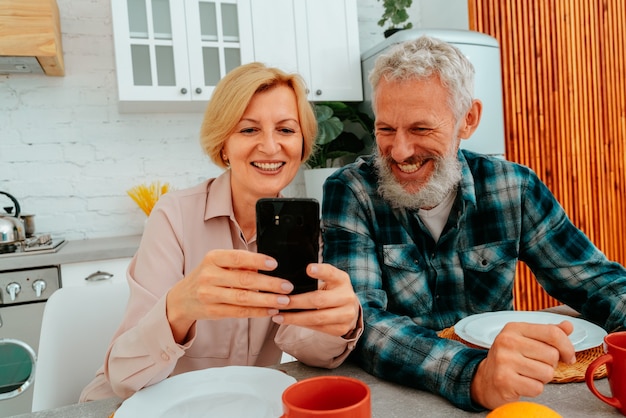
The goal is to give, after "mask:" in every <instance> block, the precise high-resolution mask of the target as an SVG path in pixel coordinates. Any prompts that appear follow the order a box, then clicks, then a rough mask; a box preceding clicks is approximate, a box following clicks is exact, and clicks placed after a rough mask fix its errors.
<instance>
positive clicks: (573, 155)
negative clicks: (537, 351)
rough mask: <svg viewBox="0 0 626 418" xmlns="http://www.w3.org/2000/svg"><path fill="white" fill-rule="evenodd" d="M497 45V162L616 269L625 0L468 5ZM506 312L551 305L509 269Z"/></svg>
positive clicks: (527, 277)
mask: <svg viewBox="0 0 626 418" xmlns="http://www.w3.org/2000/svg"><path fill="white" fill-rule="evenodd" d="M468 6H469V7H468V8H469V20H470V22H469V27H470V29H472V30H475V31H478V32H482V33H486V34H489V35H491V36H493V37H495V38H496V39H497V40H498V41H499V43H500V53H501V62H502V84H503V103H504V118H505V134H506V139H505V141H506V158H507V159H508V160H511V161H516V162H519V163H521V164H524V165H527V166H529V167H531V168H532V169H533V170H535V171H536V172H537V174H538V175H539V177H540V178H541V179H542V180H543V181H544V182H545V183H546V184H547V185H548V187H549V188H550V189H551V190H552V192H553V193H554V194H555V196H556V197H557V199H558V200H559V202H560V203H561V205H562V206H563V207H564V208H565V211H566V212H567V213H568V215H569V216H570V218H571V219H572V221H573V223H574V224H575V225H576V226H578V227H579V228H580V229H581V230H582V231H584V232H585V233H586V234H587V236H588V237H589V238H590V239H591V240H592V241H593V242H594V244H595V245H596V246H597V247H598V248H600V249H601V250H602V251H603V252H604V253H605V254H606V255H607V257H608V258H609V259H611V260H614V261H617V262H619V263H620V264H623V265H626V1H624V0H510V1H509V0H506V1H502V0H468ZM514 296H515V307H516V309H519V310H536V309H542V308H546V307H550V306H555V305H557V304H558V302H557V301H556V300H555V299H553V298H551V297H550V296H548V295H547V293H545V291H544V290H543V289H542V288H541V287H540V286H539V285H538V283H537V282H536V280H535V278H534V276H533V275H532V273H531V272H530V270H529V269H528V268H527V267H526V266H524V265H521V264H520V266H519V268H518V273H517V280H516V285H515V295H514Z"/></svg>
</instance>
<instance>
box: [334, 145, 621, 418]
mask: <svg viewBox="0 0 626 418" xmlns="http://www.w3.org/2000/svg"><path fill="white" fill-rule="evenodd" d="M458 158H459V161H460V162H461V164H462V173H463V176H462V180H461V184H460V187H459V189H458V192H457V196H456V200H455V202H454V204H453V207H452V210H451V211H450V216H449V218H448V220H447V224H446V225H445V227H444V230H443V232H442V234H441V237H440V238H439V240H438V242H435V241H434V240H433V239H432V237H431V235H430V233H429V232H428V229H427V228H426V226H425V225H424V224H423V223H422V222H421V220H420V218H419V217H418V216H417V214H416V212H413V211H406V210H393V209H391V208H390V206H389V204H388V203H387V202H385V201H384V200H383V199H382V198H381V197H380V195H379V194H378V193H377V192H376V189H377V175H376V171H375V169H374V167H373V161H372V157H367V158H365V159H360V160H359V161H357V162H355V163H354V164H351V165H348V166H345V167H343V168H342V169H339V170H338V171H337V172H335V173H334V174H333V175H332V176H331V177H329V178H328V179H327V181H326V183H325V185H324V202H323V214H322V219H323V226H324V243H325V244H324V261H325V262H327V263H331V264H333V265H335V266H337V267H338V268H340V269H342V270H344V271H346V272H348V274H350V277H351V279H352V284H353V286H354V289H355V291H356V293H357V295H358V297H359V299H360V301H361V304H362V306H363V313H364V321H365V331H364V333H363V335H362V337H361V339H360V341H359V344H358V346H357V349H356V351H355V352H354V354H353V355H354V356H355V357H356V359H357V361H358V362H359V364H360V365H361V366H362V367H363V368H364V369H365V370H367V371H368V372H369V373H372V374H374V375H375V376H378V377H381V378H383V379H386V380H391V381H394V382H397V383H400V384H403V385H407V386H411V387H415V388H420V389H426V390H429V391H431V392H434V393H437V394H440V395H441V396H443V397H445V398H447V399H448V400H450V401H451V402H452V403H453V404H455V405H456V406H458V407H460V408H463V409H466V410H480V409H482V408H480V407H479V406H478V405H476V404H475V403H473V402H472V400H471V397H470V384H471V380H472V378H473V376H474V374H475V372H476V368H477V366H478V364H479V363H480V361H481V360H483V359H484V358H485V357H486V355H487V352H486V350H477V349H471V348H468V347H466V346H465V345H463V344H461V343H459V342H456V341H453V340H449V339H443V338H439V337H438V336H437V331H440V330H442V329H444V328H447V327H450V326H452V325H454V324H455V323H456V322H457V321H458V320H460V319H462V318H464V317H466V316H468V315H471V314H476V313H481V312H488V311H497V310H511V309H513V281H514V276H515V269H516V265H517V262H518V260H520V261H522V262H524V263H526V264H527V265H528V266H529V267H530V268H531V269H532V271H533V273H534V274H535V276H536V277H537V280H538V281H539V283H541V285H542V286H543V287H544V288H545V289H546V290H547V292H548V293H549V294H550V295H552V296H554V297H555V298H557V299H558V300H560V301H561V302H563V303H566V304H568V305H569V306H571V307H572V308H574V309H576V310H578V311H579V312H581V313H582V315H583V317H584V318H586V319H588V320H590V321H592V322H595V323H597V324H599V325H600V326H602V327H603V328H605V329H606V330H612V329H615V328H616V327H619V326H623V325H624V324H625V323H626V270H625V269H624V268H623V267H622V266H620V265H619V264H617V263H614V262H610V261H609V260H607V258H606V257H605V256H604V255H603V254H602V253H601V252H600V251H599V250H598V249H597V248H596V247H595V246H594V245H593V244H592V243H591V242H590V241H589V239H588V238H587V237H586V236H585V235H584V234H583V233H582V232H581V231H580V230H579V229H577V228H576V227H575V226H574V225H573V224H572V223H571V222H570V220H569V219H568V217H567V215H566V214H565V212H564V211H563V209H562V207H561V206H560V205H559V203H558V202H557V200H556V199H555V198H554V196H553V195H552V193H551V192H550V191H549V190H548V188H547V187H546V186H545V185H544V184H543V183H542V182H541V181H540V180H539V178H538V177H537V176H536V175H535V173H533V172H532V171H531V170H530V169H529V168H527V167H524V166H522V165H519V164H515V163H512V162H509V161H504V160H500V159H497V158H491V157H487V156H483V155H479V154H474V153H472V152H469V151H465V150H461V151H459V153H458Z"/></svg>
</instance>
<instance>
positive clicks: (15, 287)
mask: <svg viewBox="0 0 626 418" xmlns="http://www.w3.org/2000/svg"><path fill="white" fill-rule="evenodd" d="M20 290H22V286H20V284H19V283H15V282H12V283H9V284H8V285H7V292H9V295H10V296H11V301H12V302H15V297H16V296H17V294H18V293H20Z"/></svg>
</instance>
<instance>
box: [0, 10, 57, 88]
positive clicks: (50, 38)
mask: <svg viewBox="0 0 626 418" xmlns="http://www.w3.org/2000/svg"><path fill="white" fill-rule="evenodd" d="M0 55H1V56H16V57H35V58H37V61H39V64H40V65H41V67H42V69H43V71H44V73H46V74H47V75H51V76H63V75H65V64H64V62H63V47H62V44H61V23H60V18H59V7H58V6H57V3H56V0H28V1H25V0H1V1H0Z"/></svg>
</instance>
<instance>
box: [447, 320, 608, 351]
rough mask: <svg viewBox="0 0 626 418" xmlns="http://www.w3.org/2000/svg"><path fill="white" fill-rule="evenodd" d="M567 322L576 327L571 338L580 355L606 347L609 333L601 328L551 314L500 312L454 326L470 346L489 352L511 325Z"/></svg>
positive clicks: (461, 321)
mask: <svg viewBox="0 0 626 418" xmlns="http://www.w3.org/2000/svg"><path fill="white" fill-rule="evenodd" d="M563 320H567V321H570V322H571V323H572V325H574V331H573V332H572V333H571V334H570V336H569V338H570V340H571V341H572V344H573V345H574V349H575V350H576V352H578V351H583V350H587V349H589V348H593V347H597V346H599V345H601V344H602V341H603V339H604V336H605V335H606V331H605V330H603V329H602V328H600V327H599V326H597V325H595V324H593V323H591V322H589V321H585V320H584V319H580V318H575V317H572V316H568V315H560V314H555V313H550V312H534V311H498V312H486V313H482V314H476V315H471V316H468V317H467V318H463V319H461V320H460V321H459V322H457V323H456V324H455V325H454V332H455V333H456V335H458V336H459V337H461V338H463V339H464V340H465V341H467V342H469V343H472V344H474V345H477V346H479V347H484V348H489V347H491V344H493V340H494V339H495V338H496V335H498V334H499V333H500V331H501V330H502V328H503V327H504V325H506V324H507V323H509V322H530V323H535V324H558V323H560V322H561V321H563Z"/></svg>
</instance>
